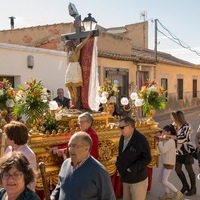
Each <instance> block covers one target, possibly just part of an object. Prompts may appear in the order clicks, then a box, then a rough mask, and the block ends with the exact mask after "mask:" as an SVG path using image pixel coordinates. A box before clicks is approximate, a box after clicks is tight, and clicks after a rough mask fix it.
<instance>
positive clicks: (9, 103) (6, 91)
mask: <svg viewBox="0 0 200 200" xmlns="http://www.w3.org/2000/svg"><path fill="white" fill-rule="evenodd" d="M15 96H16V92H15V90H14V88H13V87H12V84H11V83H10V82H9V80H7V79H3V81H0V109H2V110H4V109H5V110H6V109H7V108H12V107H13V106H14V105H15Z"/></svg>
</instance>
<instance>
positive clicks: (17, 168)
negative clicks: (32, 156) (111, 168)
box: [0, 151, 40, 200]
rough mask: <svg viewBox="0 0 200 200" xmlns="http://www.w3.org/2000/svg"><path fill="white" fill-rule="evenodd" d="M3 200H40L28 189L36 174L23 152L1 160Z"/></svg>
mask: <svg viewBox="0 0 200 200" xmlns="http://www.w3.org/2000/svg"><path fill="white" fill-rule="evenodd" d="M0 171H1V173H0V183H1V185H2V188H1V189H0V199H1V200H10V199H11V200H12V199H13V200H40V198H39V197H38V196H37V194H36V193H35V192H33V191H32V190H31V189H29V188H28V187H27V185H28V184H29V183H31V182H33V181H34V179H35V176H36V175H35V173H34V171H33V169H32V168H31V165H30V163H29V161H28V160H27V158H26V157H25V156H24V155H23V154H22V153H21V152H15V151H14V152H10V153H8V154H6V155H4V156H3V157H1V158H0Z"/></svg>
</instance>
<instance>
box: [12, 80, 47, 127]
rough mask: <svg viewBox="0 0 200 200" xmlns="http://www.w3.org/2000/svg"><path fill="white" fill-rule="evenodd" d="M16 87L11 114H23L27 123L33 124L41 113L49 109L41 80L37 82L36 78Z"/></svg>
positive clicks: (45, 91) (39, 117)
mask: <svg viewBox="0 0 200 200" xmlns="http://www.w3.org/2000/svg"><path fill="white" fill-rule="evenodd" d="M18 89H19V90H18V91H17V93H16V98H15V101H16V104H15V106H14V108H13V114H14V115H15V116H22V115H25V116H26V117H27V118H28V120H29V123H30V124H31V125H32V126H34V125H36V123H37V121H38V120H39V119H41V117H42V115H43V113H44V112H45V111H48V109H49V104H48V101H47V98H48V94H47V90H46V89H45V88H44V87H43V84H42V82H41V81H39V82H37V81H36V79H31V81H30V82H26V83H25V86H23V85H19V86H18Z"/></svg>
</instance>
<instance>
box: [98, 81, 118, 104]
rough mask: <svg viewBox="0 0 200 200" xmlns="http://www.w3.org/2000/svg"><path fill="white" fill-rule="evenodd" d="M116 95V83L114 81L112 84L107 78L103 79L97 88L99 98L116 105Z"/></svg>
mask: <svg viewBox="0 0 200 200" xmlns="http://www.w3.org/2000/svg"><path fill="white" fill-rule="evenodd" d="M118 93H119V90H118V81H114V83H113V84H112V83H111V80H110V79H108V78H106V79H105V81H104V82H103V84H102V85H101V86H100V88H99V95H100V97H105V98H106V99H108V100H111V101H113V103H116V97H117V95H118ZM114 101H115V102H114Z"/></svg>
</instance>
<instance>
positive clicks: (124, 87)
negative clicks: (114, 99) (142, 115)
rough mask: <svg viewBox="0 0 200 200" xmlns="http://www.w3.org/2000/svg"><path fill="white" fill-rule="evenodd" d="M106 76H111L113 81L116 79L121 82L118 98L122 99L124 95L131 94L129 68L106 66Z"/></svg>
mask: <svg viewBox="0 0 200 200" xmlns="http://www.w3.org/2000/svg"><path fill="white" fill-rule="evenodd" d="M104 77H105V78H109V79H110V80H111V82H112V83H113V82H114V80H117V81H118V83H119V96H118V99H121V97H122V96H126V97H128V96H129V78H128V77H129V72H128V69H119V68H105V69H104Z"/></svg>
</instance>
